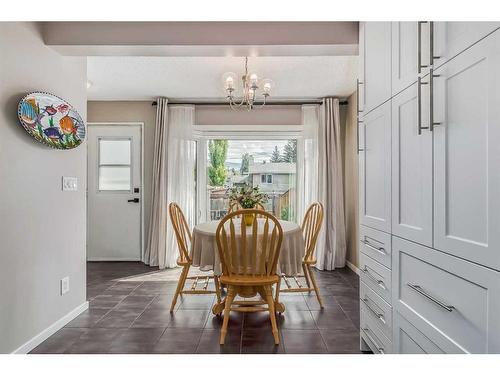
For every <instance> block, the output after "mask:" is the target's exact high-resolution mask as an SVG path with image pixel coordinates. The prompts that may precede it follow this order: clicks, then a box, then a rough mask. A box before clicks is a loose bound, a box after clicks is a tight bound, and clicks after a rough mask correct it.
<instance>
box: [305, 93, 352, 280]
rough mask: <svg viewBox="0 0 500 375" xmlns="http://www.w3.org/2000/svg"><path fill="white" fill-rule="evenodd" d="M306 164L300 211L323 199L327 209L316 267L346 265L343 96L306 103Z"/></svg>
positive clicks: (326, 267)
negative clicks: (316, 102)
mask: <svg viewBox="0 0 500 375" xmlns="http://www.w3.org/2000/svg"><path fill="white" fill-rule="evenodd" d="M302 121H303V126H304V130H303V142H302V143H303V160H304V162H303V168H302V170H301V171H299V180H300V181H301V185H302V186H301V190H302V199H301V202H300V204H299V214H300V215H301V216H300V217H303V215H304V213H305V210H307V207H308V206H309V205H310V204H311V203H313V202H314V201H319V202H321V203H322V204H323V207H324V209H325V216H324V221H323V226H322V229H321V232H320V234H319V236H318V241H317V245H316V258H317V260H318V263H317V264H316V268H318V269H320V270H333V269H335V268H341V267H344V266H345V262H346V249H347V247H346V234H345V216H344V187H343V173H342V168H343V166H342V149H341V134H340V111H339V100H338V99H334V98H325V99H324V100H323V103H322V105H321V106H310V105H305V106H303V107H302Z"/></svg>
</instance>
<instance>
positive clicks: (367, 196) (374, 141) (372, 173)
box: [359, 101, 391, 233]
mask: <svg viewBox="0 0 500 375" xmlns="http://www.w3.org/2000/svg"><path fill="white" fill-rule="evenodd" d="M359 132H360V145H361V149H362V151H361V152H360V153H359V183H360V187H359V195H360V196H359V208H360V223H361V224H363V225H366V226H368V227H371V228H375V229H378V230H381V231H385V232H387V233H390V231H391V103H390V101H389V102H387V103H385V104H383V105H382V106H380V107H378V108H376V109H375V110H373V111H372V112H370V113H369V114H367V115H365V117H364V120H363V123H362V124H360V125H359Z"/></svg>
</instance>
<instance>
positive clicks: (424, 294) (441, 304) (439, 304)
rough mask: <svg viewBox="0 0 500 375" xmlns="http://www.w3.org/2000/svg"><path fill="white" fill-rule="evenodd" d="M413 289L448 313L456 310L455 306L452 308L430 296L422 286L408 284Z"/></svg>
mask: <svg viewBox="0 0 500 375" xmlns="http://www.w3.org/2000/svg"><path fill="white" fill-rule="evenodd" d="M407 285H408V286H409V287H410V288H411V289H413V290H414V291H415V292H417V293H419V294H421V295H423V296H424V297H425V298H427V299H429V300H431V301H432V302H434V303H435V304H436V305H438V306H439V307H441V308H443V309H445V310H446V311H448V312H452V311H453V310H455V306H451V305H447V304H445V303H443V302H441V301H440V300H438V299H437V298H436V297H434V296H432V295H431V294H429V293H428V292H426V291H425V290H424V289H423V288H422V287H421V286H420V285H416V284H410V283H408V284H407Z"/></svg>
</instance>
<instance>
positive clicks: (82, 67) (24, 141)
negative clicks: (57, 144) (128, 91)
mask: <svg viewBox="0 0 500 375" xmlns="http://www.w3.org/2000/svg"><path fill="white" fill-rule="evenodd" d="M0 51H1V52H0V53H1V58H0V130H1V136H0V202H1V204H0V219H1V223H0V224H1V225H0V239H1V240H0V241H1V242H0V246H1V247H0V353H8V352H12V351H14V350H16V349H18V348H19V347H20V346H22V345H23V344H25V343H26V342H28V341H29V340H31V339H32V338H33V337H35V336H36V335H38V334H39V333H41V332H42V331H44V330H45V329H47V328H48V327H49V326H51V325H52V324H54V323H55V322H56V321H58V320H60V319H61V318H62V317H64V316H65V315H67V314H68V313H69V312H71V311H73V310H74V309H75V308H77V307H78V306H81V305H82V304H84V303H85V299H86V294H85V293H86V291H85V284H86V276H85V273H86V268H85V256H86V254H85V236H86V235H85V233H86V229H85V215H86V205H85V175H86V145H85V144H83V145H81V146H80V147H78V148H76V149H74V150H68V151H59V150H53V149H49V148H48V147H45V146H43V145H41V144H39V143H37V142H35V141H34V140H33V139H32V138H31V137H30V136H29V135H28V134H27V133H26V132H25V131H24V130H23V128H22V127H21V125H20V124H19V121H18V119H17V113H16V111H17V104H18V102H19V99H20V98H21V97H22V96H24V94H26V93H27V92H30V91H34V90H41V91H48V92H51V93H54V94H56V95H58V96H61V97H63V98H65V99H66V100H67V101H69V102H70V103H71V104H72V105H74V106H75V107H76V109H77V110H78V111H79V113H80V115H81V116H82V118H83V119H84V121H85V117H86V76H87V72H86V59H85V58H81V57H69V58H68V57H61V56H59V55H58V54H56V53H55V52H54V51H52V50H51V49H49V48H48V47H46V46H45V45H44V44H43V41H42V37H41V33H40V29H39V26H38V24H35V23H0ZM62 176H76V177H77V178H78V185H79V186H78V191H77V192H62V191H61V177H62ZM65 276H69V277H70V291H69V292H68V293H67V294H65V295H64V296H61V295H60V284H59V283H60V279H61V278H63V277H65Z"/></svg>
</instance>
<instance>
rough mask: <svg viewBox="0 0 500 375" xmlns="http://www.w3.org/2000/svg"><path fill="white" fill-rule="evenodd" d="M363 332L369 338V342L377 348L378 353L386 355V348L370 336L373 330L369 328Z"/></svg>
mask: <svg viewBox="0 0 500 375" xmlns="http://www.w3.org/2000/svg"><path fill="white" fill-rule="evenodd" d="M363 332H364V333H365V335H366V337H368V340H370V341H371V343H372V344H373V345H374V346H375V347H376V348H377V350H378V352H379V353H380V354H385V351H384V347H383V346H381V345H379V344H377V341H375V339H374V338H373V337H372V335H371V334H370V332H371V330H370V329H369V328H363Z"/></svg>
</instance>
